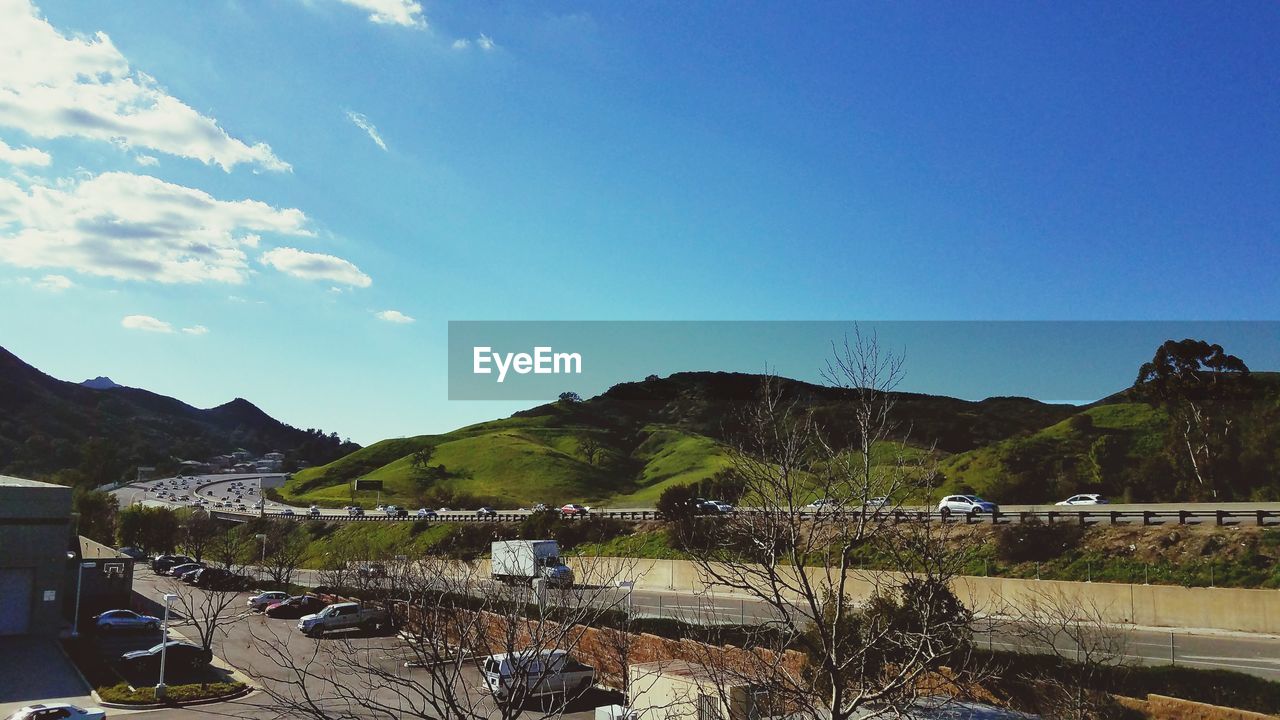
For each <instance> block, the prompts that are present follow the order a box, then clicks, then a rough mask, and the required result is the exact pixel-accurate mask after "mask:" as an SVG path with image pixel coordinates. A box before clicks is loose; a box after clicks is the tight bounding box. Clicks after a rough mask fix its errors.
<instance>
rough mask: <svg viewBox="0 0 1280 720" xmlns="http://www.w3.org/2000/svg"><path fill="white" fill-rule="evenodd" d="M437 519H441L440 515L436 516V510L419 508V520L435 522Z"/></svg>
mask: <svg viewBox="0 0 1280 720" xmlns="http://www.w3.org/2000/svg"><path fill="white" fill-rule="evenodd" d="M437 517H439V516H438V515H436V511H435V510H428V509H426V508H418V518H419V519H421V520H435V519H436V518H437Z"/></svg>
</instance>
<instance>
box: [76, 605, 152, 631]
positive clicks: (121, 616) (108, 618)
mask: <svg viewBox="0 0 1280 720" xmlns="http://www.w3.org/2000/svg"><path fill="white" fill-rule="evenodd" d="M93 624H94V627H96V628H98V631H99V632H120V631H125V630H159V629H160V618H158V617H153V616H151V615H139V614H138V613H136V612H134V611H132V610H108V611H106V612H104V613H102V614H101V615H95V616H94V618H93Z"/></svg>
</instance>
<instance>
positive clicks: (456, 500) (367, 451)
mask: <svg viewBox="0 0 1280 720" xmlns="http://www.w3.org/2000/svg"><path fill="white" fill-rule="evenodd" d="M760 382H761V378H760V377H759V376H755V375H743V374H733V373H679V374H677V375H673V376H671V377H669V378H666V379H661V380H648V381H645V382H641V383H626V384H623V385H619V386H616V387H614V388H612V389H610V390H609V391H608V392H606V393H604V394H603V395H601V396H599V397H595V398H592V399H590V400H587V401H584V402H577V403H568V402H557V403H551V404H548V405H542V406H539V407H536V408H532V409H530V410H528V411H524V412H520V413H516V414H515V415H514V416H512V417H510V418H506V419H502V420H494V421H491V422H486V423H480V424H477V425H471V426H468V427H465V428H460V429H458V430H455V431H453V432H450V433H445V434H442V435H421V436H417V437H412V438H396V439H391V440H383V441H381V442H378V443H375V444H373V445H370V446H369V447H366V448H363V449H361V450H359V451H357V452H354V453H352V454H350V455H348V456H346V457H344V458H342V459H340V460H337V461H335V462H332V463H330V464H328V465H325V466H322V467H317V468H311V469H308V470H304V471H302V472H299V473H298V474H297V475H296V476H294V477H293V478H292V479H291V480H290V482H289V483H288V484H287V485H286V487H285V488H284V489H283V492H282V495H283V496H284V497H285V498H287V499H289V500H293V501H298V502H318V503H321V504H327V505H345V504H348V503H351V502H359V503H366V504H367V503H371V502H373V501H375V500H376V499H378V498H381V499H382V500H383V501H384V502H397V503H404V504H409V505H413V506H419V505H432V506H434V505H449V506H451V507H457V506H468V507H470V506H474V505H476V504H479V503H490V504H493V505H496V506H500V507H519V506H529V505H532V504H535V503H538V502H545V503H548V504H553V505H558V504H561V503H564V502H570V501H574V502H585V503H590V504H595V505H600V504H610V505H614V506H627V505H642V506H648V505H652V504H653V503H654V502H655V501H656V500H657V498H658V496H659V495H660V494H661V493H662V491H663V490H665V489H666V488H668V487H670V486H672V485H679V484H686V483H692V482H697V481H700V480H703V479H706V478H709V477H711V476H712V475H714V474H715V473H716V472H718V471H720V470H722V469H724V468H725V467H726V466H727V465H728V453H727V444H728V443H729V442H731V440H732V438H733V437H734V436H735V434H736V433H737V432H738V426H737V423H736V421H735V418H736V417H737V416H738V413H739V412H740V411H741V410H742V409H743V408H745V407H747V406H748V405H749V404H751V403H753V402H754V401H755V399H756V397H757V394H758V391H759V389H760ZM783 382H784V383H785V385H786V388H785V389H786V391H787V392H788V394H790V395H792V396H793V397H795V398H796V400H797V401H798V402H799V403H800V404H801V405H802V406H803V407H804V408H806V409H808V410H809V411H811V412H813V413H814V414H815V415H817V416H818V417H819V418H820V419H821V421H822V422H823V423H824V425H825V426H827V427H829V428H832V429H833V431H834V432H837V433H839V432H840V431H841V429H843V428H847V427H849V425H850V422H849V418H848V412H849V403H848V399H849V398H848V393H847V391H843V390H836V389H832V388H826V387H821V386H817V385H810V384H808V383H801V382H796V381H783ZM898 403H899V410H898V412H899V415H900V419H901V420H903V426H904V427H907V426H910V427H911V428H912V437H911V438H910V439H911V440H912V441H914V442H918V443H919V444H921V445H929V444H934V443H936V444H937V445H938V447H940V448H943V449H944V450H947V449H949V450H951V451H963V450H968V449H971V448H974V447H977V446H980V445H982V444H984V443H986V442H990V441H994V440H998V439H1000V438H1003V437H1006V436H1007V435H1009V434H1010V433H1013V432H1017V431H1023V430H1027V429H1038V428H1040V427H1043V426H1044V425H1047V424H1050V423H1053V422H1056V421H1058V420H1061V419H1063V418H1065V417H1067V416H1069V415H1070V414H1071V413H1072V412H1074V411H1075V408H1072V407H1070V406H1064V405H1046V404H1044V403H1039V402H1036V401H1033V400H1027V399H1025V398H995V399H991V400H986V401H983V402H980V403H974V402H967V401H963V400H955V399H953V398H940V397H933V396H928V395H915V394H907V393H904V394H900V395H899V396H898ZM843 440H844V441H847V440H848V439H847V438H844V439H843ZM592 444H594V445H597V446H598V448H599V450H598V453H596V454H595V456H594V457H591V458H589V457H588V454H589V453H588V452H587V448H588V446H590V445H592ZM428 447H429V448H432V449H433V452H432V458H431V460H430V464H431V465H433V466H435V465H440V466H443V467H444V471H443V472H441V473H435V474H431V473H424V472H422V471H421V469H420V468H415V463H414V459H413V454H414V453H415V452H418V451H420V450H422V449H423V448H428ZM356 478H367V479H370V480H380V481H382V483H383V490H382V493H381V495H379V494H378V493H376V492H361V493H360V494H358V495H353V493H352V482H351V481H352V480H354V479H356Z"/></svg>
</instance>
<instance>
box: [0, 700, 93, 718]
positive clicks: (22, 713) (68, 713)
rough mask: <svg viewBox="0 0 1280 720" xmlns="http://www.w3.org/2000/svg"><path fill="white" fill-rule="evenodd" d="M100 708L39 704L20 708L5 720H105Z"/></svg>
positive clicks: (65, 704)
mask: <svg viewBox="0 0 1280 720" xmlns="http://www.w3.org/2000/svg"><path fill="white" fill-rule="evenodd" d="M106 717H107V711H106V710H103V709H102V708H96V707H91V708H82V707H79V706H76V705H70V704H68V703H40V704H38V705H28V706H26V707H24V708H20V709H19V710H18V711H17V712H15V713H13V714H12V715H9V716H8V717H6V718H5V720H106Z"/></svg>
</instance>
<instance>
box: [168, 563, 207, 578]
mask: <svg viewBox="0 0 1280 720" xmlns="http://www.w3.org/2000/svg"><path fill="white" fill-rule="evenodd" d="M202 567H204V563H199V562H195V561H194V560H193V561H191V562H188V563H182V564H181V565H174V566H173V567H171V568H169V571H168V572H166V573H165V575H169V576H170V577H176V578H180V577H182V576H183V575H186V574H187V573H189V572H191V571H192V570H199V569H200V568H202Z"/></svg>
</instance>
